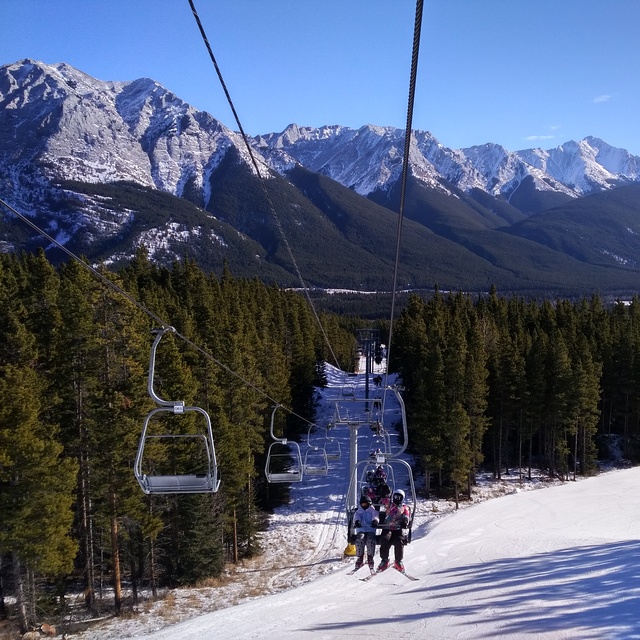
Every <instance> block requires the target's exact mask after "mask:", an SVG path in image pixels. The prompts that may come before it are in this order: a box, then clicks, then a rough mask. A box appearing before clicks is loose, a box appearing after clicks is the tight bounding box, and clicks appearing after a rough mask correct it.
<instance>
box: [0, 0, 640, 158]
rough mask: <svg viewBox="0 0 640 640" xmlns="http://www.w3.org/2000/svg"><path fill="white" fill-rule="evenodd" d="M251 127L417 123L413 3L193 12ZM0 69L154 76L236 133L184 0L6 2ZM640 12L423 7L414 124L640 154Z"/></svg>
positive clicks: (442, 134)
mask: <svg viewBox="0 0 640 640" xmlns="http://www.w3.org/2000/svg"><path fill="white" fill-rule="evenodd" d="M194 1H195V6H196V8H197V10H198V13H199V14H200V18H201V20H202V22H203V25H204V28H205V30H206V32H207V35H208V38H209V41H210V43H211V46H212V48H213V51H214V54H215V56H216V58H217V60H218V63H219V65H220V68H221V70H222V73H223V76H224V78H225V82H226V84H227V87H228V89H229V91H230V93H231V97H232V99H233V101H234V103H235V106H236V109H237V111H238V114H239V117H240V120H241V122H242V125H243V127H244V129H245V131H246V132H247V133H249V134H251V135H255V134H259V133H270V132H274V131H281V130H282V129H284V128H285V127H286V126H287V125H288V124H290V123H292V122H295V123H296V124H299V125H306V126H314V127H317V126H321V125H325V124H341V125H345V126H349V127H360V126H362V125H364V124H376V125H391V126H397V127H401V128H402V127H404V126H405V121H406V109H407V106H406V105H407V92H408V81H409V68H410V60H411V44H412V36H413V22H414V13H415V2H414V0H321V1H318V0H225V1H222V0H194ZM0 23H1V24H2V25H3V26H4V28H3V33H2V38H1V39H0V64H5V63H12V62H15V61H16V60H20V59H22V58H27V57H30V58H34V59H36V60H40V61H42V62H45V63H56V62H67V63H69V64H71V65H72V66H74V67H77V68H78V69H80V70H81V71H84V72H85V73H88V74H89V75H92V76H94V77H96V78H99V79H101V80H134V79H136V78H139V77H150V78H153V79H154V80H157V81H158V82H159V83H160V84H162V85H163V86H165V87H166V88H167V89H169V90H171V91H173V92H174V93H175V94H177V95H178V96H179V97H180V98H182V99H183V100H185V101H187V102H189V103H190V104H192V105H193V106H194V107H195V108H197V109H202V110H206V111H209V112H210V113H211V114H212V115H213V116H214V117H216V118H217V119H219V120H220V121H221V122H223V123H224V124H225V125H227V126H229V127H231V128H232V129H235V128H236V125H235V122H234V120H233V116H232V114H231V111H230V109H229V107H228V106H227V103H226V99H225V97H224V94H223V91H222V89H221V87H220V85H219V82H218V80H217V77H216V75H215V71H214V68H213V65H212V64H211V61H210V60H209V57H208V53H207V51H206V49H205V46H204V44H203V42H202V39H201V37H200V34H199V31H198V29H197V26H196V23H195V20H194V18H193V15H192V13H191V10H190V8H189V3H188V1H187V0H108V1H106V0H0ZM639 24H640V0H425V2H424V19H423V30H422V43H421V53H420V62H419V69H418V85H417V90H416V102H415V115H414V128H416V129H422V130H427V131H431V132H432V133H433V135H435V137H436V138H437V139H438V140H439V141H440V142H441V143H442V144H444V145H446V146H447V147H452V148H461V147H468V146H472V145H476V144H484V143H486V142H495V143H498V144H502V145H503V146H505V147H506V148H507V149H509V150H512V151H514V150H517V149H524V148H530V147H542V148H545V149H547V148H553V147H556V146H558V145H560V144H562V143H564V142H566V141H568V140H579V139H582V138H584V137H585V136H588V135H593V136H597V137H599V138H602V139H604V140H605V141H606V142H609V143H610V144H612V145H614V146H616V147H623V148H625V149H628V150H629V151H631V152H632V153H634V154H636V155H640V126H639V122H638V120H639V115H640V73H639V70H640V38H639V37H638V34H637V29H638V25H639Z"/></svg>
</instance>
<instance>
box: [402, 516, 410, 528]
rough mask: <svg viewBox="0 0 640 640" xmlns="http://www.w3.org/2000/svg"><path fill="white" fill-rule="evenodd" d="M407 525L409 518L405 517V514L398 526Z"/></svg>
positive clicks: (404, 526) (403, 526)
mask: <svg viewBox="0 0 640 640" xmlns="http://www.w3.org/2000/svg"><path fill="white" fill-rule="evenodd" d="M408 526H409V518H407V516H404V517H403V518H402V520H401V521H400V528H401V529H406V528H407V527H408Z"/></svg>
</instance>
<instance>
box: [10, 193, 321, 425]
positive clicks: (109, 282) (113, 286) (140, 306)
mask: <svg viewBox="0 0 640 640" xmlns="http://www.w3.org/2000/svg"><path fill="white" fill-rule="evenodd" d="M0 205H1V206H4V207H6V208H7V209H8V210H9V211H10V212H11V213H13V214H14V215H15V216H16V217H18V218H19V219H20V220H22V221H23V222H24V223H26V224H27V225H29V226H30V227H31V228H32V229H33V230H34V231H35V232H36V233H38V234H39V235H41V236H42V237H43V238H45V239H46V240H48V241H49V242H51V243H52V244H54V245H55V246H56V247H58V248H59V249H60V250H62V251H63V252H64V253H66V254H67V255H68V256H69V257H70V258H72V259H73V260H75V261H76V262H78V263H79V264H81V265H82V266H83V267H85V268H86V269H88V270H89V271H90V272H91V273H93V274H94V275H95V276H96V277H97V278H98V279H99V280H101V281H102V283H103V284H105V285H106V286H108V287H110V288H111V289H113V290H114V291H116V292H117V293H119V294H120V295H121V296H123V297H124V298H125V299H126V300H128V301H129V302H130V303H131V304H132V305H134V306H135V307H137V308H138V309H140V311H142V312H143V313H146V314H147V315H148V316H149V317H150V318H152V319H153V320H155V321H156V322H157V323H159V324H160V325H161V326H162V327H168V326H171V323H170V322H167V321H166V320H163V319H162V318H161V317H160V316H158V315H157V314H155V313H154V312H153V311H151V310H150V309H148V308H147V307H146V306H145V305H144V304H142V303H141V302H140V301H138V300H136V299H135V298H134V297H133V296H132V295H131V294H129V293H127V292H126V291H125V290H124V289H123V288H122V287H120V286H118V285H117V284H116V283H115V282H113V281H112V280H110V279H109V278H107V277H106V276H105V275H104V274H103V273H100V271H99V270H98V269H96V268H95V267H93V266H91V265H90V264H88V263H87V262H85V261H84V260H83V259H82V258H80V257H78V256H77V255H76V254H75V253H73V251H70V250H69V249H68V248H67V247H65V246H64V245H63V244H61V243H60V242H58V240H56V239H55V238H54V237H53V236H50V235H49V234H48V233H47V232H46V231H44V230H43V229H40V227H38V225H37V224H35V223H34V222H33V221H32V220H30V219H29V218H28V217H27V216H25V215H23V214H22V213H20V212H19V211H18V210H16V209H15V208H14V207H12V206H11V205H10V204H8V203H7V202H5V201H4V200H3V199H2V198H0ZM174 335H175V336H176V337H178V338H180V339H181V340H183V341H184V342H185V343H186V344H188V345H189V346H190V347H192V348H193V349H195V350H196V351H197V352H198V353H200V354H201V355H203V356H204V357H205V358H208V359H209V360H211V361H212V362H214V363H215V364H217V365H218V366H219V367H221V368H222V369H224V370H225V371H226V372H227V373H229V374H231V375H232V376H235V377H236V378H237V379H238V380H240V381H241V382H242V383H243V384H244V385H246V386H247V387H250V388H251V389H253V390H254V391H256V392H257V393H259V394H260V395H261V396H262V397H264V398H266V399H267V400H269V401H270V402H272V403H275V404H279V405H280V406H282V408H283V409H284V410H285V411H288V412H289V413H290V414H291V415H293V416H295V417H296V418H300V419H301V420H302V421H304V422H306V423H307V424H309V425H314V424H315V423H314V422H311V421H310V420H308V419H307V418H305V417H304V416H301V415H298V414H297V413H296V412H295V411H293V410H292V409H289V408H287V407H285V406H284V405H282V404H281V403H279V402H278V401H277V400H275V399H273V398H272V397H271V396H269V394H267V393H266V392H265V391H263V390H262V389H260V388H259V387H257V386H256V385H255V384H253V383H252V382H251V381H249V380H247V379H246V378H244V377H242V376H241V375H240V374H239V373H237V372H235V371H233V369H231V368H230V367H228V366H227V365H226V364H224V363H223V362H221V361H220V360H218V359H217V358H215V357H214V356H212V355H211V354H210V353H209V352H208V351H206V350H205V349H203V348H202V347H200V346H198V345H197V344H196V343H195V342H193V341H192V340H190V339H189V338H187V337H186V336H185V335H183V334H182V333H180V332H179V331H177V330H176V331H175V332H174Z"/></svg>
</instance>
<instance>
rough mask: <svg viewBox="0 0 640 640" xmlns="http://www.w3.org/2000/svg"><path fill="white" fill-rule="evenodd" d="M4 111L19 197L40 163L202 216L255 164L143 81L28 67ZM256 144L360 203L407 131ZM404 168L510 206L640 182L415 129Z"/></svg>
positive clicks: (589, 154) (313, 133)
mask: <svg viewBox="0 0 640 640" xmlns="http://www.w3.org/2000/svg"><path fill="white" fill-rule="evenodd" d="M0 110H1V115H0V123H1V126H2V129H1V130H0V133H1V134H2V135H0V163H1V164H2V165H3V167H4V169H5V170H8V169H9V168H10V170H9V171H8V173H9V175H10V176H11V179H10V182H12V183H13V184H11V185H10V186H11V187H12V188H14V189H19V186H20V185H19V182H20V180H19V176H20V175H23V174H24V172H25V171H26V172H27V174H31V173H32V171H33V169H34V164H35V166H37V168H38V169H39V171H40V172H41V174H42V175H43V176H45V177H46V178H48V179H50V180H51V179H53V180H56V179H59V178H65V179H75V180H81V181H84V182H113V181H117V180H128V181H133V182H136V183H138V184H141V185H145V186H149V187H154V188H156V189H160V190H162V191H166V192H168V193H171V194H173V195H175V196H178V197H182V196H185V195H186V196H187V197H189V198H190V199H192V200H193V201H194V202H199V203H200V204H202V205H204V206H206V205H207V203H208V197H209V193H208V185H209V178H210V175H211V172H212V171H213V170H214V169H215V168H216V167H217V166H218V165H219V163H220V161H221V160H222V158H223V157H224V156H225V154H226V152H227V151H228V149H229V148H230V147H234V148H235V150H236V151H237V152H238V154H239V156H240V158H241V159H242V160H244V161H245V162H246V163H247V164H248V166H249V167H251V166H252V165H251V163H249V162H248V159H249V158H248V152H247V149H246V146H245V143H244V141H243V140H242V138H241V137H240V135H239V134H237V133H235V132H233V131H231V130H230V129H228V128H227V127H225V126H224V125H223V124H222V123H220V122H219V121H218V120H216V119H215V118H214V117H212V116H211V115H209V114H207V113H205V112H201V111H197V110H195V109H194V108H193V107H191V106H189V105H188V104H187V103H186V102H184V101H182V100H180V98H178V97H177V96H175V95H174V94H173V93H171V92H170V91H167V90H166V89H164V88H163V87H162V86H161V85H159V84H158V83H157V82H154V81H153V80H149V79H144V78H143V79H139V80H134V81H132V82H104V81H100V80H96V79H95V78H92V77H90V76H88V75H86V74H84V73H82V72H81V71H78V70H77V69H74V68H73V67H71V66H69V65H67V64H64V63H62V64H54V65H47V64H43V63H39V62H35V61H33V60H23V61H20V62H17V63H15V64H10V65H5V66H3V67H0ZM253 142H254V143H255V144H254V155H255V158H257V160H258V161H259V162H260V163H261V164H262V163H267V164H268V165H269V166H270V167H271V168H272V169H274V170H276V171H278V172H280V173H282V174H286V172H287V171H289V170H290V169H291V168H292V167H293V166H295V165H296V164H300V165H302V166H303V167H305V168H307V169H309V170H311V171H315V172H319V173H322V174H324V175H326V176H328V177H330V178H331V179H333V180H336V181H337V182H339V183H340V184H342V185H344V186H346V187H348V188H350V189H353V190H354V191H355V192H356V193H359V194H360V195H363V196H369V195H371V194H372V193H374V192H376V191H383V192H384V191H387V190H388V189H389V188H390V187H391V186H392V185H393V184H395V183H396V182H397V180H398V178H399V176H400V172H401V169H402V153H403V146H404V131H403V130H401V129H396V128H393V127H382V126H374V125H365V126H363V127H361V128H360V129H351V128H348V127H342V126H339V125H335V126H326V127H320V128H311V127H301V126H298V125H296V124H292V125H290V126H289V127H287V128H286V129H285V130H284V131H283V132H281V133H270V134H266V135H260V136H257V137H256V138H255V139H254V140H253ZM410 160H411V171H412V175H413V176H414V177H415V178H416V179H417V180H419V181H421V182H423V183H424V184H425V185H427V186H428V187H430V188H434V189H438V190H440V191H442V192H444V193H449V192H450V190H451V187H455V188H457V189H459V190H461V191H462V192H465V193H470V192H472V191H473V190H474V189H480V190H482V191H484V192H486V193H488V194H490V195H493V196H502V197H505V198H506V199H507V200H508V199H509V197H510V195H511V194H513V193H514V192H515V191H516V190H517V189H518V187H519V186H520V185H521V184H522V183H523V181H524V180H525V179H530V180H533V184H534V187H535V189H536V190H539V191H550V192H556V193H560V194H564V195H566V196H569V197H579V196H583V195H585V194H588V193H593V192H597V191H600V190H604V189H608V188H610V187H612V186H615V185H619V184H622V183H625V182H637V181H640V158H639V157H637V156H633V155H631V154H629V153H628V152H627V151H625V150H624V149H616V148H614V147H611V146H610V145H608V144H607V143H605V142H604V141H602V140H599V139H598V138H592V137H589V138H585V139H584V140H582V141H580V142H573V141H570V142H567V143H565V144H563V145H561V146H559V147H557V148H556V149H551V150H546V151H545V150H542V149H529V150H522V151H515V152H511V151H508V150H506V149H504V148H503V147H501V146H499V145H495V144H490V143H489V144H485V145H482V146H475V147H470V148H467V149H457V150H455V149H449V148H447V147H445V146H443V145H442V144H440V143H439V142H438V140H437V139H436V138H435V137H434V136H433V135H432V134H431V133H429V132H425V131H416V132H414V136H413V137H412V142H411V148H410ZM3 173H4V171H3ZM5 180H6V174H5Z"/></svg>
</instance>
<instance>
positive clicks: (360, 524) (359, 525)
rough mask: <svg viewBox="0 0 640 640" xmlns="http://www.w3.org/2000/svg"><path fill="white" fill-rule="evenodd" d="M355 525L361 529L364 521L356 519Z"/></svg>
mask: <svg viewBox="0 0 640 640" xmlns="http://www.w3.org/2000/svg"><path fill="white" fill-rule="evenodd" d="M353 526H354V527H355V528H356V529H359V528H360V527H361V526H362V522H360V520H356V521H355V522H354V523H353Z"/></svg>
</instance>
